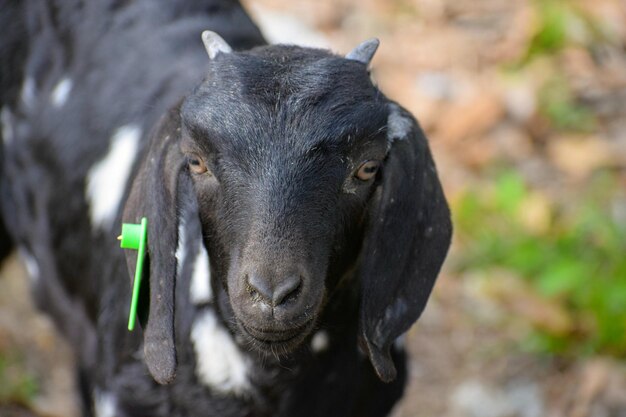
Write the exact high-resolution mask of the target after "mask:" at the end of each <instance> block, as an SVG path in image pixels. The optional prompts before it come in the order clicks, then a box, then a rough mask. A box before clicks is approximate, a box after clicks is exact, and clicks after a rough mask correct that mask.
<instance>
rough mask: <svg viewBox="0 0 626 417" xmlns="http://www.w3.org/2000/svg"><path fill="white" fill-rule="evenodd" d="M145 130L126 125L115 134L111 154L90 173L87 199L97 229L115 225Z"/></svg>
mask: <svg viewBox="0 0 626 417" xmlns="http://www.w3.org/2000/svg"><path fill="white" fill-rule="evenodd" d="M140 137H141V129H140V128H139V126H136V125H125V126H122V127H120V128H119V129H117V130H116V131H115V133H114V134H113V136H112V137H111V145H110V148H109V153H107V155H106V156H105V157H104V158H102V159H101V160H100V161H98V162H97V163H96V164H94V166H93V167H91V169H90V170H89V173H88V174H87V189H86V194H87V200H88V201H89V207H90V214H91V224H92V226H93V227H94V228H96V227H100V228H103V229H105V228H109V227H111V225H112V223H113V220H115V216H116V215H117V211H118V208H119V205H120V201H121V199H122V196H123V194H124V189H125V188H126V183H127V181H128V177H129V175H130V171H131V169H132V167H133V162H134V161H135V158H136V157H137V150H138V148H139V139H140Z"/></svg>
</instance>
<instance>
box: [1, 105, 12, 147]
mask: <svg viewBox="0 0 626 417" xmlns="http://www.w3.org/2000/svg"><path fill="white" fill-rule="evenodd" d="M0 123H2V141H3V142H4V143H5V144H7V145H8V144H9V143H11V142H12V141H13V114H11V110H9V108H8V107H7V106H3V107H2V110H0Z"/></svg>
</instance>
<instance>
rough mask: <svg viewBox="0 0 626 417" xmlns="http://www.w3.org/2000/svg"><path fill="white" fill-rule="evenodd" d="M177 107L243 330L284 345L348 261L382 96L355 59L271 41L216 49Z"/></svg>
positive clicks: (381, 151) (382, 141)
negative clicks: (204, 74)
mask: <svg viewBox="0 0 626 417" xmlns="http://www.w3.org/2000/svg"><path fill="white" fill-rule="evenodd" d="M181 116H182V125H183V130H182V131H183V133H182V142H181V147H182V150H183V153H184V154H185V155H186V158H187V160H188V161H189V164H190V165H189V171H190V172H191V173H192V175H191V177H192V178H193V183H194V187H195V190H196V195H197V198H198V202H199V208H200V217H201V221H202V224H203V230H204V231H205V233H206V234H207V235H208V236H209V237H208V239H207V243H208V245H209V247H213V248H214V249H213V250H212V252H214V253H215V252H219V253H220V254H222V255H221V256H219V257H217V259H220V262H221V265H219V267H218V268H219V271H218V276H220V277H222V278H223V281H222V284H223V285H224V287H225V288H226V290H227V292H228V294H229V299H230V304H231V306H232V309H233V312H234V315H235V317H236V319H237V322H238V324H239V327H240V330H241V333H242V334H243V335H244V336H245V337H246V338H248V340H249V341H251V342H253V343H252V345H254V346H257V347H260V348H261V349H268V350H269V348H270V347H271V348H273V349H272V350H273V351H274V352H276V351H289V350H291V349H292V348H294V347H296V346H298V345H299V343H300V342H302V340H303V339H304V338H305V337H306V335H307V334H308V332H309V331H310V330H311V328H312V327H313V325H314V323H315V319H316V317H317V316H318V315H319V312H320V309H321V307H322V305H323V304H324V300H325V298H326V296H327V295H328V294H329V292H330V290H331V289H332V287H333V286H334V285H335V284H336V282H337V280H338V279H339V277H340V276H341V275H342V274H343V273H344V272H345V270H346V268H348V267H349V266H350V265H351V264H353V263H354V262H355V258H356V255H357V251H358V248H359V242H360V239H355V236H359V235H361V232H360V230H361V229H362V224H361V220H362V219H363V212H364V207H365V204H366V202H367V200H368V198H369V197H370V195H371V193H372V190H373V189H374V185H375V184H376V175H375V169H376V165H377V164H378V163H380V162H381V161H382V160H383V159H384V157H385V153H386V149H387V148H386V147H387V141H386V138H385V134H384V127H385V123H386V118H387V110H386V106H385V102H384V101H383V99H382V97H381V96H380V94H378V93H377V90H376V89H375V88H374V86H373V85H372V84H371V82H370V81H369V77H368V74H367V72H366V71H364V69H363V65H362V64H360V63H358V62H355V61H350V60H346V59H343V58H339V57H335V56H332V55H330V54H328V53H326V52H323V51H312V50H307V49H301V48H294V47H270V48H262V49H259V50H256V51H254V52H249V53H242V54H220V55H218V57H217V58H216V59H214V60H213V63H212V65H211V68H210V73H209V76H208V78H207V80H206V81H205V82H204V83H203V84H202V85H201V86H200V87H199V88H198V89H196V91H195V92H194V93H193V94H192V95H191V96H189V97H188V98H187V99H186V101H185V103H184V104H183V106H182V109H181ZM364 164H365V166H366V167H368V168H370V171H369V172H368V173H366V174H365V173H363V172H361V176H362V177H363V178H362V179H361V178H359V177H358V175H359V174H358V173H359V170H361V171H363V168H362V167H363V166H364ZM214 258H215V257H214Z"/></svg>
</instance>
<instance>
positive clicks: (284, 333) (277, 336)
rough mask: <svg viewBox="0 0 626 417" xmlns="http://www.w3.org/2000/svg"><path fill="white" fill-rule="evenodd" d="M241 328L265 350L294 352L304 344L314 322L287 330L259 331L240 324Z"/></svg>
mask: <svg viewBox="0 0 626 417" xmlns="http://www.w3.org/2000/svg"><path fill="white" fill-rule="evenodd" d="M240 326H241V328H242V329H243V330H244V332H245V333H246V335H247V336H248V337H249V338H251V339H252V341H253V342H255V343H253V344H254V345H256V346H257V347H260V348H261V349H263V348H272V350H274V349H273V348H276V347H281V348H283V349H284V350H285V351H288V350H292V349H293V348H295V347H297V346H298V345H299V344H300V342H302V341H303V340H304V339H305V338H306V336H307V335H308V334H309V331H310V330H311V328H312V327H313V320H310V321H308V322H306V323H304V324H303V325H300V326H298V327H294V328H291V329H286V330H273V329H272V330H270V329H258V328H255V327H251V326H246V325H245V324H243V323H240Z"/></svg>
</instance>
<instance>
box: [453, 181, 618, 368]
mask: <svg viewBox="0 0 626 417" xmlns="http://www.w3.org/2000/svg"><path fill="white" fill-rule="evenodd" d="M615 189H616V185H615V184H612V181H611V180H610V179H609V178H608V177H602V178H597V179H595V180H594V181H593V182H592V184H591V185H590V186H589V187H588V188H587V190H585V191H584V192H582V193H581V195H580V196H579V198H578V199H577V200H575V201H577V203H576V206H574V207H572V206H571V204H570V205H568V206H567V207H561V208H559V207H557V206H556V205H555V204H554V203H550V202H548V201H547V199H546V200H541V199H540V200H539V201H544V204H543V206H542V207H544V209H543V211H540V212H541V213H543V214H542V215H540V216H534V218H533V216H529V212H532V211H533V210H534V211H537V210H536V209H533V201H537V196H538V195H539V194H538V193H537V192H536V191H533V190H531V189H530V188H529V187H528V186H527V185H526V184H525V183H524V181H523V180H522V178H521V177H520V176H519V175H517V174H515V173H511V172H505V173H504V174H503V175H501V176H499V179H498V180H497V181H496V183H495V185H494V186H493V187H492V188H491V189H481V190H476V191H472V192H467V193H465V194H464V195H463V196H462V197H461V198H460V199H459V200H458V201H457V203H456V204H455V207H453V212H454V213H455V225H456V231H457V238H458V239H459V240H460V243H461V250H460V253H461V256H460V259H459V262H458V264H457V266H456V268H457V269H458V272H478V273H481V272H482V273H484V272H486V271H487V270H489V269H493V268H494V267H495V268H500V269H503V270H507V271H510V272H511V273H512V274H513V275H515V276H520V277H522V278H523V279H524V280H525V282H526V283H527V284H528V285H529V287H530V289H531V290H532V291H533V292H534V293H535V294H536V295H537V297H540V298H541V299H542V300H544V301H545V302H546V303H553V304H555V305H557V306H558V307H559V308H561V309H563V311H565V312H566V314H567V316H568V323H570V325H568V326H566V327H565V328H564V327H563V326H561V327H558V328H557V327H554V326H552V327H550V326H542V325H541V324H539V323H536V322H530V325H531V327H532V328H533V334H531V335H530V336H529V338H528V339H527V340H526V345H527V346H528V347H529V348H531V349H533V350H538V351H541V352H548V353H558V354H565V355H578V354H590V353H606V354H612V355H615V356H621V357H624V356H626V224H625V223H624V222H623V221H622V222H619V221H618V220H617V219H616V218H615V217H614V216H612V213H611V209H610V208H611V205H612V203H613V201H612V198H614V194H615V193H614V190H615ZM535 206H536V204H535Z"/></svg>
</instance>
